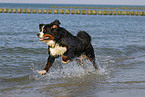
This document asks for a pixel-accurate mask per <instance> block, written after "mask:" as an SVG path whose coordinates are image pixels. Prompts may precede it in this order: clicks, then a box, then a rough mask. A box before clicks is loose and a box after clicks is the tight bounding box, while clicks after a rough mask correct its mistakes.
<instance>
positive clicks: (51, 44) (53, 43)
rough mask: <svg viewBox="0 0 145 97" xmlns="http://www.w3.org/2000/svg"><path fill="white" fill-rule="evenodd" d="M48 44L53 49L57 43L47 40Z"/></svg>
mask: <svg viewBox="0 0 145 97" xmlns="http://www.w3.org/2000/svg"><path fill="white" fill-rule="evenodd" d="M46 43H47V45H49V46H51V47H54V46H55V41H53V40H47V41H46Z"/></svg>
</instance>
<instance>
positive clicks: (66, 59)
mask: <svg viewBox="0 0 145 97" xmlns="http://www.w3.org/2000/svg"><path fill="white" fill-rule="evenodd" d="M69 61H70V60H68V57H67V56H63V55H62V62H63V63H65V64H66V63H68V62H69Z"/></svg>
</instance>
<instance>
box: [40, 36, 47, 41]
mask: <svg viewBox="0 0 145 97" xmlns="http://www.w3.org/2000/svg"><path fill="white" fill-rule="evenodd" d="M48 39H49V37H44V38H41V39H40V41H43V40H48Z"/></svg>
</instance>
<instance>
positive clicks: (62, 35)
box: [39, 20, 98, 71]
mask: <svg viewBox="0 0 145 97" xmlns="http://www.w3.org/2000/svg"><path fill="white" fill-rule="evenodd" d="M54 24H57V25H58V27H57V28H52V26H53V25H54ZM59 24H60V22H59V21H58V20H57V23H56V22H55V21H54V22H52V23H51V24H45V25H44V24H40V25H39V29H40V30H41V28H42V26H45V27H44V31H43V33H44V34H49V35H52V37H54V39H53V40H54V41H55V42H56V43H58V44H59V45H60V46H62V47H66V48H67V51H66V52H65V53H64V54H63V55H62V60H63V61H67V60H70V61H71V60H73V59H74V58H75V57H79V56H81V55H82V54H83V55H86V56H87V58H88V59H89V60H90V61H91V62H92V63H93V65H94V67H95V69H98V67H97V65H96V63H95V54H94V49H93V46H92V44H91V36H90V35H89V34H88V33H87V32H85V31H80V32H78V34H77V36H73V35H72V34H71V33H70V32H68V31H67V30H66V29H64V28H62V27H59ZM48 49H49V48H48ZM57 57H59V56H52V55H50V53H49V57H48V61H47V64H46V67H45V68H44V70H46V71H48V70H49V68H50V67H51V66H52V64H53V62H54V61H55V58H57Z"/></svg>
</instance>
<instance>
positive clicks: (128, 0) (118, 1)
mask: <svg viewBox="0 0 145 97" xmlns="http://www.w3.org/2000/svg"><path fill="white" fill-rule="evenodd" d="M0 3H48V4H107V5H145V0H0Z"/></svg>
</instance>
